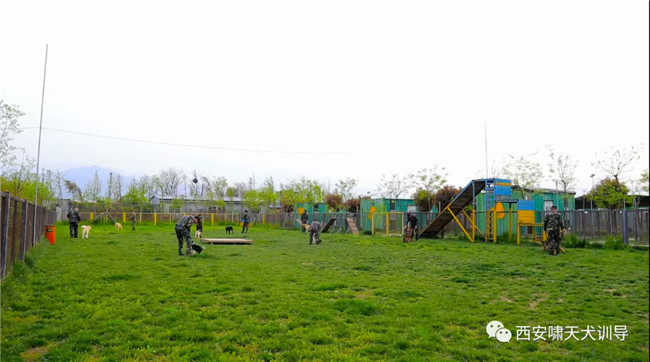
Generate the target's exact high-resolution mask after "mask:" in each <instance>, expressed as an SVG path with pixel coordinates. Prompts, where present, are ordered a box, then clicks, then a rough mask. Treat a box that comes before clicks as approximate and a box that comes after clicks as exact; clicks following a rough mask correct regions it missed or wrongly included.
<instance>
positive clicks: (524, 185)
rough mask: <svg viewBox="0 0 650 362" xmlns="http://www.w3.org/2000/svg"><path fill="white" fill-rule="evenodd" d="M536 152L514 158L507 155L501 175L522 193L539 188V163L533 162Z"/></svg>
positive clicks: (540, 176)
mask: <svg viewBox="0 0 650 362" xmlns="http://www.w3.org/2000/svg"><path fill="white" fill-rule="evenodd" d="M535 154H536V152H533V153H531V154H528V155H523V156H519V157H515V156H513V155H508V161H507V162H506V163H505V166H504V167H503V174H504V175H505V176H506V177H508V178H510V179H511V180H512V182H513V183H514V184H515V185H519V187H521V189H522V193H523V194H524V195H525V194H526V190H530V189H533V188H536V187H539V183H540V180H541V178H542V169H541V166H540V164H539V163H537V162H535V161H533V160H534V157H535Z"/></svg>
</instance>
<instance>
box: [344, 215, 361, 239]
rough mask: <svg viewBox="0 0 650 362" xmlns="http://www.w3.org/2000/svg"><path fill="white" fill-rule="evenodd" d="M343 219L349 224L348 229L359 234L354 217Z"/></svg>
mask: <svg viewBox="0 0 650 362" xmlns="http://www.w3.org/2000/svg"><path fill="white" fill-rule="evenodd" d="M345 220H346V221H347V222H348V226H350V231H352V234H354V235H359V229H357V224H355V222H354V219H352V218H351V217H347V218H345Z"/></svg>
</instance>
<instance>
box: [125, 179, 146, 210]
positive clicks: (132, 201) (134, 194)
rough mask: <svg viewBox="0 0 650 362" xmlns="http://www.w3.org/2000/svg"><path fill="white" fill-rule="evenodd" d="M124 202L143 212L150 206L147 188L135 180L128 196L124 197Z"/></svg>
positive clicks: (127, 193) (130, 186)
mask: <svg viewBox="0 0 650 362" xmlns="http://www.w3.org/2000/svg"><path fill="white" fill-rule="evenodd" d="M122 202H123V203H124V204H127V205H136V206H137V207H138V208H139V209H140V212H142V210H143V209H144V208H145V207H147V206H149V199H148V198H147V195H146V189H145V186H144V185H143V184H141V183H138V182H137V180H135V179H133V181H132V182H131V184H130V185H129V188H128V190H127V191H126V194H124V196H123V197H122Z"/></svg>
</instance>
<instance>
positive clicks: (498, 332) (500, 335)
mask: <svg viewBox="0 0 650 362" xmlns="http://www.w3.org/2000/svg"><path fill="white" fill-rule="evenodd" d="M485 331H486V332H487V334H488V336H489V337H490V338H492V337H494V338H496V339H497V341H499V342H501V343H508V342H510V339H511V338H512V332H510V330H509V329H506V328H504V327H503V323H501V322H499V321H492V322H490V323H488V324H487V326H486V327H485Z"/></svg>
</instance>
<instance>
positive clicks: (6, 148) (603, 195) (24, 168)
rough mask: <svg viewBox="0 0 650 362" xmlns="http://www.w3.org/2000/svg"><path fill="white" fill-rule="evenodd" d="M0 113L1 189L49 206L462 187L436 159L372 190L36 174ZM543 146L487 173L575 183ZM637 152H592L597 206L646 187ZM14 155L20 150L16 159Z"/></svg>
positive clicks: (164, 176) (177, 173) (435, 203)
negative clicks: (80, 181)
mask: <svg viewBox="0 0 650 362" xmlns="http://www.w3.org/2000/svg"><path fill="white" fill-rule="evenodd" d="M0 114H1V118H2V119H1V124H0V167H1V169H0V185H1V187H2V191H8V192H10V193H11V194H12V195H15V196H17V197H21V198H24V199H27V200H33V199H34V195H35V192H36V186H37V185H38V189H39V191H38V203H39V204H42V205H45V206H53V205H56V204H57V203H58V201H57V200H60V199H63V198H64V196H65V195H66V194H67V195H69V196H70V198H71V199H72V200H73V202H76V203H78V204H82V205H89V206H92V207H95V208H97V209H107V210H108V209H111V208H113V207H115V206H117V205H122V206H124V205H128V206H129V207H131V208H132V209H138V210H147V209H151V207H152V205H151V198H152V197H153V196H154V195H158V196H170V197H172V198H173V201H172V207H174V206H175V205H174V204H176V206H180V205H179V204H182V202H183V198H187V197H192V198H194V199H200V200H204V201H205V203H207V204H209V205H211V206H214V207H224V206H225V205H226V203H228V202H232V201H233V199H234V198H236V197H238V198H241V201H242V203H243V204H244V205H245V206H246V207H247V208H248V209H250V210H252V211H256V210H259V209H261V208H262V207H264V206H279V207H280V208H279V210H280V211H282V212H291V211H293V207H294V205H295V204H296V203H299V202H311V203H325V204H326V205H327V206H328V208H329V209H330V210H332V211H339V210H347V211H350V212H357V211H358V210H359V205H360V202H361V201H360V200H361V199H364V198H371V197H386V198H412V199H414V200H415V203H416V205H417V207H418V209H419V210H420V211H423V212H428V211H431V210H432V209H433V208H435V207H439V206H445V205H446V204H447V203H449V202H450V201H451V200H452V199H453V198H454V197H455V196H456V195H457V194H458V193H459V192H460V191H461V187H459V186H454V185H449V184H448V183H447V176H448V174H447V172H446V170H445V168H444V167H441V166H439V165H435V164H434V165H433V166H432V167H429V168H423V169H420V170H417V171H414V172H409V173H407V174H404V175H400V174H397V173H394V174H389V175H382V177H381V179H380V181H379V184H378V185H377V188H376V190H375V192H374V193H373V194H370V193H368V194H365V195H360V194H357V193H355V188H356V187H357V186H358V180H356V179H354V178H351V177H349V178H345V179H340V180H338V181H337V182H336V183H335V184H334V185H333V186H332V185H330V184H329V183H322V182H320V181H318V180H311V179H309V178H306V177H301V178H298V179H293V180H288V181H287V182H284V183H277V182H276V181H275V180H274V179H273V177H268V178H266V179H264V181H263V182H262V183H261V184H259V185H258V184H257V183H256V180H255V176H254V175H252V176H251V177H250V178H249V179H248V182H236V181H229V180H228V179H227V178H226V176H207V175H203V174H199V173H197V172H196V171H193V172H191V173H190V174H186V173H185V172H184V171H183V170H182V169H175V168H168V169H166V170H161V171H160V172H159V173H157V174H155V175H151V176H142V177H139V178H136V177H134V178H132V179H131V180H130V182H129V184H128V186H126V187H124V177H123V176H122V175H120V174H110V176H109V179H108V180H107V182H106V187H103V185H104V183H103V181H102V180H100V178H99V176H98V174H97V173H95V176H94V178H93V179H92V180H91V181H90V182H88V183H87V184H86V185H77V184H75V183H74V182H73V181H71V180H67V179H66V178H65V177H64V175H63V174H62V173H61V172H60V171H58V170H56V171H52V170H47V169H43V170H42V172H40V173H39V176H38V180H37V177H36V166H35V163H36V162H35V160H34V159H33V158H32V157H29V156H28V155H26V154H25V152H24V150H22V149H20V148H19V147H16V146H15V145H13V144H12V141H13V139H14V136H15V135H16V134H18V133H20V132H21V131H22V130H21V129H20V127H19V118H20V117H21V116H23V115H24V113H23V112H21V111H20V110H19V107H18V106H16V105H9V104H7V103H5V102H4V101H3V100H0ZM546 148H547V151H548V152H547V155H548V162H547V164H546V165H544V166H545V167H543V166H542V165H541V164H540V163H538V162H536V161H534V160H535V157H534V156H535V154H526V155H508V157H507V159H505V160H502V161H501V163H500V164H496V166H493V168H492V169H491V170H490V171H489V177H491V178H507V179H510V180H512V182H513V184H514V185H519V186H520V187H521V188H522V190H523V191H524V192H526V190H534V189H536V188H539V185H540V184H541V182H542V181H544V180H551V181H553V182H555V184H556V189H557V188H561V190H562V191H563V193H564V194H566V193H567V192H568V191H570V190H572V189H573V188H574V187H575V186H576V183H577V176H576V168H577V166H578V161H577V160H575V159H574V158H572V156H571V155H569V154H561V153H558V152H556V151H555V150H554V149H553V148H552V147H551V146H546ZM640 151H641V147H639V146H634V145H632V146H629V147H627V148H623V149H619V150H614V151H612V152H604V153H603V154H601V155H598V154H596V156H595V159H596V161H595V162H593V163H592V166H593V167H594V168H595V169H597V170H599V171H600V172H601V173H602V175H604V177H602V178H600V179H599V180H598V182H597V183H594V184H593V187H592V189H591V190H589V192H588V193H587V195H586V196H588V197H589V198H591V199H592V200H593V201H594V202H595V203H596V204H597V205H598V206H599V207H603V208H608V209H616V208H620V207H622V206H623V205H624V204H627V205H630V206H632V205H634V203H635V199H634V195H636V194H639V193H640V192H645V193H647V192H648V170H647V169H646V170H644V171H643V172H642V173H641V174H640V175H639V176H638V177H637V178H632V179H628V180H627V181H624V180H623V177H622V176H623V175H624V174H625V173H628V172H629V171H630V170H629V168H630V167H631V166H630V165H631V163H632V162H633V161H635V160H637V159H639V157H640V155H639V153H640ZM18 155H21V158H20V159H18V157H17V156H18ZM592 177H593V176H592ZM123 192H124V193H123ZM531 192H533V191H531ZM565 202H566V201H565ZM565 206H566V205H565Z"/></svg>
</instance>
